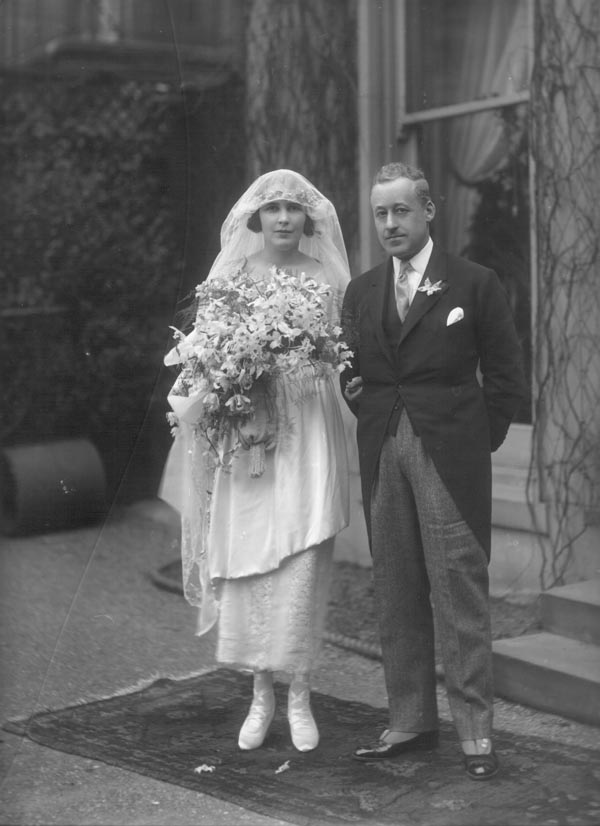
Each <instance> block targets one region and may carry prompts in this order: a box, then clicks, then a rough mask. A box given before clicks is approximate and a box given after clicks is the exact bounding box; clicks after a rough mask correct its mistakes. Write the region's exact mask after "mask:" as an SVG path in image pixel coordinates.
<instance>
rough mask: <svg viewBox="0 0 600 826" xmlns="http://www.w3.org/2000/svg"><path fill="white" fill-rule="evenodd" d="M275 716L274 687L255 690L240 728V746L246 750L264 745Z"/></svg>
mask: <svg viewBox="0 0 600 826" xmlns="http://www.w3.org/2000/svg"><path fill="white" fill-rule="evenodd" d="M274 716H275V695H274V693H273V689H272V688H266V689H262V690H260V691H255V692H254V697H253V699H252V704H251V706H250V711H249V712H248V716H247V717H246V719H245V720H244V725H243V726H242V728H241V729H240V735H239V737H238V746H239V747H240V748H241V749H243V750H244V751H249V750H250V749H257V748H258V747H259V746H262V744H263V741H264V739H265V737H266V736H267V732H268V730H269V726H270V725H271V723H272V722H273V717H274Z"/></svg>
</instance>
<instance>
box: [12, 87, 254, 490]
mask: <svg viewBox="0 0 600 826" xmlns="http://www.w3.org/2000/svg"><path fill="white" fill-rule="evenodd" d="M237 96H239V89H238V88H237V86H236V85H235V84H233V85H231V84H229V85H225V86H222V87H219V88H213V89H209V90H205V91H204V92H198V91H196V92H187V93H186V94H185V95H182V94H181V93H180V92H179V91H178V90H174V89H173V88H171V87H170V86H169V85H168V84H160V83H150V82H147V81H146V82H140V81H136V82H132V81H127V80H124V79H122V78H119V77H117V76H115V75H110V74H108V73H101V74H98V75H95V76H91V77H86V78H71V79H61V78H58V77H52V76H45V77H38V76H34V75H25V74H19V75H5V76H3V77H1V78H0V100H1V103H0V114H1V117H2V121H1V125H0V176H1V179H2V181H3V187H2V189H1V190H0V234H1V237H2V239H3V243H2V250H1V253H0V314H1V316H2V318H1V321H2V323H1V324H0V360H1V363H2V373H3V380H2V396H3V404H2V405H1V406H0V440H1V441H2V443H3V444H4V445H6V444H16V443H23V442H31V441H40V440H44V439H51V438H57V437H63V436H73V435H87V436H88V437H90V438H91V439H92V440H93V441H94V442H95V443H96V444H97V446H98V447H99V449H100V452H101V455H102V456H103V458H104V461H105V464H106V466H107V472H108V475H109V487H110V488H111V489H113V490H116V488H117V486H118V484H119V480H120V478H121V476H122V474H123V472H124V470H125V468H126V466H127V464H128V463H129V461H130V457H131V452H132V450H133V447H134V445H135V443H136V441H137V440H138V439H139V436H140V433H141V431H142V427H143V426H144V425H145V423H146V425H147V420H148V412H149V410H150V409H151V403H152V402H153V400H158V401H157V404H155V405H154V408H157V409H154V408H153V412H152V416H154V417H155V418H156V417H158V418H157V421H160V425H157V427H156V428H155V435H156V437H157V438H158V439H159V442H160V444H157V443H156V442H155V444H154V447H155V449H156V450H157V451H158V453H160V454H161V455H160V457H157V464H158V465H159V466H160V465H161V463H162V461H163V460H164V455H165V454H166V450H167V449H168V446H169V441H168V440H169V438H170V437H169V434H168V428H167V427H166V425H165V426H164V427H163V421H162V418H161V417H162V413H163V412H164V411H166V401H165V400H164V394H165V391H166V388H167V387H168V382H169V378H170V377H169V376H165V372H164V370H163V368H162V358H163V355H164V353H165V351H166V350H167V349H168V347H169V346H170V343H171V342H170V334H169V330H168V326H169V324H172V323H173V317H174V312H175V309H176V306H177V303H178V301H180V300H181V299H182V297H183V296H184V294H185V293H186V292H187V291H189V289H191V287H193V285H194V284H195V283H196V282H197V281H201V280H202V278H203V272H204V271H205V268H206V266H207V265H208V263H209V262H210V259H211V258H212V256H213V255H214V252H215V251H216V249H218V232H219V227H220V223H221V221H222V215H220V214H219V210H218V197H215V195H214V193H220V197H222V198H223V199H224V200H226V201H227V202H229V201H230V200H231V198H232V192H233V193H237V189H238V188H239V174H238V172H237V169H238V163H239V161H238V160H237V159H238V158H239V159H240V161H241V162H242V163H243V148H241V147H242V140H243V139H242V134H241V130H240V129H239V127H238V126H237V111H238V110H239V106H236V98H237ZM216 207H217V208H216ZM161 407H164V411H163V410H161V409H160V408H161Z"/></svg>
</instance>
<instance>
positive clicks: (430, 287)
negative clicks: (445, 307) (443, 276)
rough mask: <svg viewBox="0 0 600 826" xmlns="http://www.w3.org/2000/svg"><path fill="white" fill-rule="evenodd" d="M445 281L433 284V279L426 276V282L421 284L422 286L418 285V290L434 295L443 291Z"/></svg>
mask: <svg viewBox="0 0 600 826" xmlns="http://www.w3.org/2000/svg"><path fill="white" fill-rule="evenodd" d="M443 283H444V282H443V281H436V282H435V284H432V283H431V281H430V280H429V279H428V278H426V279H425V282H424V283H423V284H421V286H420V287H417V292H419V293H427V295H433V294H434V293H439V292H441V291H442V284H443Z"/></svg>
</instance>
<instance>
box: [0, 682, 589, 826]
mask: <svg viewBox="0 0 600 826" xmlns="http://www.w3.org/2000/svg"><path fill="white" fill-rule="evenodd" d="M276 692H277V699H278V710H277V713H276V716H275V720H274V722H273V724H272V727H271V730H270V732H269V735H268V736H267V739H266V740H265V743H264V745H263V747H262V748H260V749H257V750H255V751H252V752H242V751H240V750H239V749H238V748H237V734H238V730H239V727H240V725H241V723H242V722H243V719H244V716H245V714H246V711H247V708H248V705H249V702H250V695H251V683H250V679H249V678H248V677H247V676H243V675H240V674H238V673H237V672H234V671H230V670H227V669H219V670H216V671H212V672H210V673H208V674H204V675H201V676H198V677H191V678H188V679H184V680H158V681H156V682H155V683H153V684H152V685H151V686H149V687H148V688H145V689H143V690H141V691H136V692H135V693H132V694H125V695H118V696H115V697H111V698H110V699H106V700H98V701H95V702H91V703H87V704H82V705H77V706H73V707H70V708H65V709H61V710H59V711H49V712H42V713H39V714H36V715H34V716H33V717H32V718H30V719H29V720H24V721H12V722H9V723H7V724H5V726H4V728H5V729H6V730H8V731H10V732H13V733H15V734H19V735H21V736H26V737H29V738H30V739H31V740H33V741H35V742H36V743H40V744H42V745H44V746H48V747H50V748H52V749H57V750H58V751H63V752H68V753H70V754H77V755H80V756H83V757H88V758H91V759H93V760H100V761H103V762H105V763H108V764H109V765H112V766H118V767H120V768H122V769H126V770H128V771H132V772H137V773H139V774H142V775H146V776H148V777H152V778H155V779H157V780H162V781H164V782H166V783H172V784H175V785H179V786H183V787H185V788H188V789H194V790H196V791H198V792H202V793H204V794H209V795H212V796H214V797H217V798H220V799H222V800H226V801H229V802H231V803H235V804H237V805H239V806H242V807H244V808H245V809H247V810H249V811H253V812H257V813H260V814H263V815H267V816H271V817H276V818H280V819H282V820H286V821H289V822H290V823H296V824H302V825H303V826H310V824H328V823H332V824H336V823H341V824H352V823H353V824H399V823H403V824H408V823H409V824H427V826H436V825H437V824H439V826H442V824H443V826H450V824H461V826H467V825H468V824H473V826H485V824H488V825H489V826H499V824H502V826H511V824H514V826H522V824H525V823H527V824H563V823H564V824H590V826H591V824H598V823H599V822H600V784H599V783H598V779H599V778H600V769H599V766H598V756H599V755H598V752H594V751H591V750H588V749H579V748H573V747H568V746H564V745H557V744H555V743H552V742H550V741H547V740H544V739H541V738H536V737H531V736H528V737H520V736H516V735H513V734H510V733H506V732H500V733H499V734H498V735H497V737H496V744H497V748H498V751H499V753H500V757H501V761H502V768H501V774H500V775H498V777H497V778H496V779H494V780H492V781H488V782H486V783H476V782H473V781H472V780H469V778H467V777H466V775H465V773H464V771H463V769H462V764H461V760H460V752H459V747H458V744H457V742H456V739H455V734H454V732H453V730H452V729H451V728H450V726H449V725H447V724H445V725H443V726H442V731H441V735H442V741H441V745H440V748H439V749H438V750H436V751H434V752H431V753H428V752H423V753H416V754H415V755H413V756H407V757H406V758H403V759H402V758H397V759H396V760H394V761H382V762H381V763H379V764H374V765H373V764H364V763H357V762H356V761H354V760H352V758H351V753H352V749H353V748H354V747H355V746H356V745H357V744H359V743H361V742H368V741H370V740H371V739H372V737H373V735H374V734H375V733H376V732H379V731H380V730H381V729H382V728H384V727H385V721H386V711H385V710H384V709H375V708H372V707H371V706H368V705H365V704H362V703H356V702H347V701H344V700H339V699H336V698H334V697H329V696H326V695H323V694H317V693H314V694H313V710H314V714H315V717H316V719H317V721H318V724H319V728H320V731H321V743H320V745H319V747H318V748H317V749H316V750H315V751H313V752H309V753H307V754H301V753H299V752H297V751H296V750H295V749H294V748H293V746H292V744H291V741H290V737H289V729H288V725H287V720H286V717H285V703H286V694H287V687H286V686H284V685H280V684H277V686H276Z"/></svg>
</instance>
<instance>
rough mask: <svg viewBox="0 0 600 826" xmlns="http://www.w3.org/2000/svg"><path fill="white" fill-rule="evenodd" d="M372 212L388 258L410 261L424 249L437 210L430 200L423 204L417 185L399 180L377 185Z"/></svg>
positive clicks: (372, 196)
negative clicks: (393, 257)
mask: <svg viewBox="0 0 600 826" xmlns="http://www.w3.org/2000/svg"><path fill="white" fill-rule="evenodd" d="M371 208H372V209H373V219H374V221H375V229H376V230H377V236H378V238H379V241H380V243H381V246H382V247H383V248H384V250H385V251H386V252H387V253H388V255H395V256H396V257H397V258H402V259H404V260H407V259H409V258H412V256H413V255H416V253H417V252H419V250H421V249H423V247H424V246H425V244H426V243H427V239H428V238H429V224H430V222H431V220H432V219H433V216H434V215H435V207H434V205H433V203H432V201H429V200H428V201H427V203H426V204H423V202H422V200H421V198H420V197H419V195H418V194H417V189H416V184H415V181H411V180H409V179H408V178H396V180H394V181H386V182H385V183H381V184H375V186H374V187H373V189H372V191H371Z"/></svg>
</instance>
